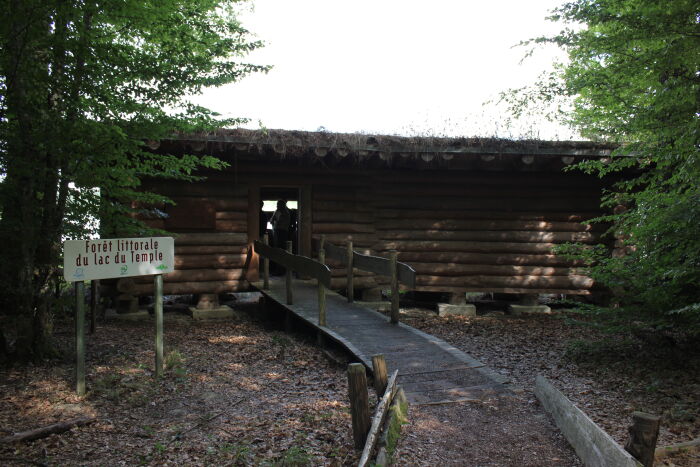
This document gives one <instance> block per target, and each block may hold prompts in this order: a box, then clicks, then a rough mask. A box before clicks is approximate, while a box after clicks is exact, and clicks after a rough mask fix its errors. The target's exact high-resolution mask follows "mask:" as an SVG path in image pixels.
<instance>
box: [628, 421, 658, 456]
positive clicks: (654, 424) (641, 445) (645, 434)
mask: <svg viewBox="0 0 700 467" xmlns="http://www.w3.org/2000/svg"><path fill="white" fill-rule="evenodd" d="M660 425H661V417H658V416H656V415H651V414H648V413H643V412H634V413H632V426H631V427H629V433H630V439H629V441H627V443H626V444H625V450H626V451H627V452H629V453H630V454H632V455H633V456H634V457H635V459H637V460H638V461H639V462H641V463H642V465H643V466H644V467H652V466H653V465H654V451H655V450H656V440H657V439H658V437H659V426H660Z"/></svg>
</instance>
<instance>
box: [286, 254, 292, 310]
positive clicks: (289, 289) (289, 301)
mask: <svg viewBox="0 0 700 467" xmlns="http://www.w3.org/2000/svg"><path fill="white" fill-rule="evenodd" d="M287 253H289V254H290V255H291V254H292V241H291V240H287ZM285 284H286V286H287V305H292V304H293V301H292V268H290V267H287V271H286V275H285Z"/></svg>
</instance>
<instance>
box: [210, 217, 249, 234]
mask: <svg viewBox="0 0 700 467" xmlns="http://www.w3.org/2000/svg"><path fill="white" fill-rule="evenodd" d="M215 227H216V230H218V231H220V232H248V231H249V229H255V230H258V227H257V224H249V223H248V222H246V221H240V220H220V219H217V220H216V222H215Z"/></svg>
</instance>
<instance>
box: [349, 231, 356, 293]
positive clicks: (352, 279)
mask: <svg viewBox="0 0 700 467" xmlns="http://www.w3.org/2000/svg"><path fill="white" fill-rule="evenodd" d="M352 253H353V251H352V240H348V303H352V302H353V301H354V300H355V284H354V283H353V281H354V277H353V271H352Z"/></svg>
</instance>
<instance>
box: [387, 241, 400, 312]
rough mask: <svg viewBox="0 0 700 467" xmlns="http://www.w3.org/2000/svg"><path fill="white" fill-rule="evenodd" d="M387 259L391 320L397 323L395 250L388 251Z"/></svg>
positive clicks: (397, 271)
mask: <svg viewBox="0 0 700 467" xmlns="http://www.w3.org/2000/svg"><path fill="white" fill-rule="evenodd" d="M389 261H391V263H390V266H389V267H390V269H391V322H392V323H393V324H397V323H398V322H399V270H398V253H397V251H396V250H391V251H390V252H389Z"/></svg>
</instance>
